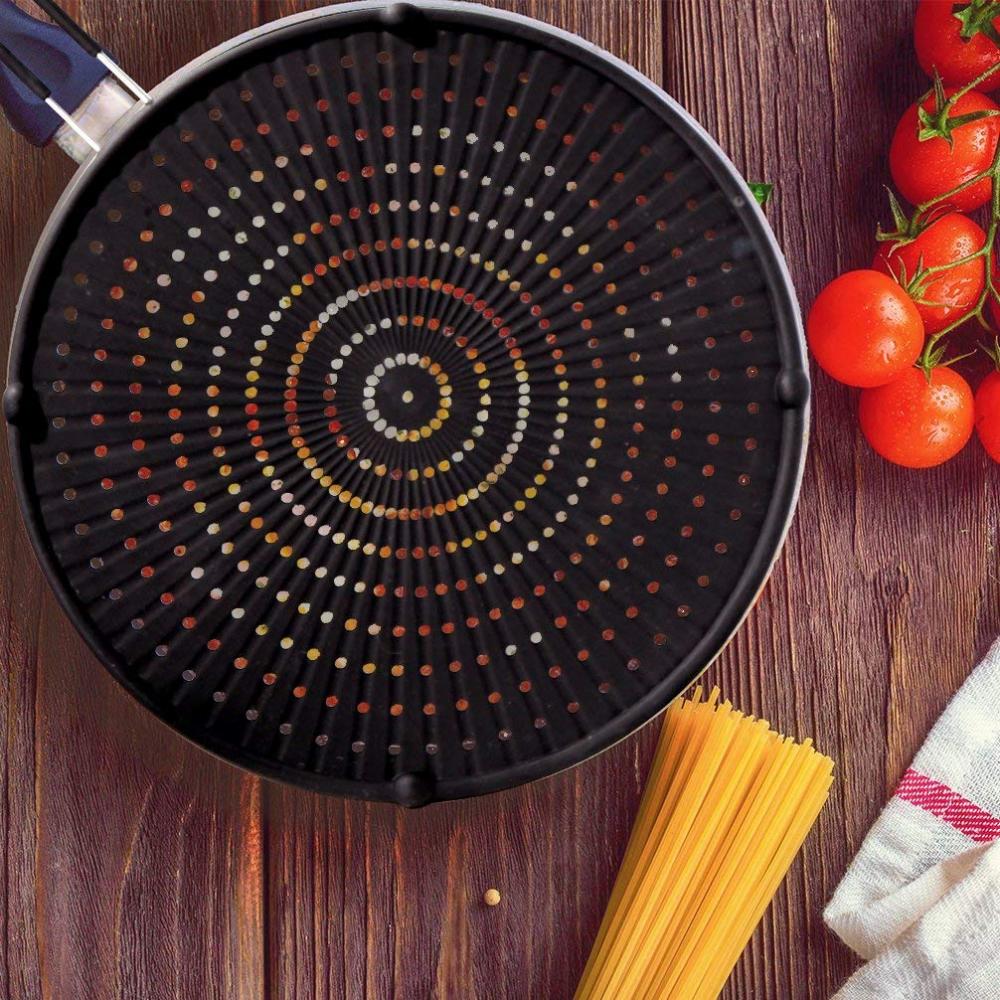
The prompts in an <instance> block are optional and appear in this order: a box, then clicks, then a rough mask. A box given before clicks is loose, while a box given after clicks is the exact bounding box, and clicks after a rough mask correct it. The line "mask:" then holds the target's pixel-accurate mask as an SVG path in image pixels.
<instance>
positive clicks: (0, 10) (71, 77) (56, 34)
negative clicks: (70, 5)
mask: <svg viewBox="0 0 1000 1000" xmlns="http://www.w3.org/2000/svg"><path fill="white" fill-rule="evenodd" d="M0 41H2V42H3V44H4V45H6V46H7V48H8V49H10V50H11V52H13V53H14V54H15V55H16V56H17V57H18V58H19V59H20V60H21V62H23V63H24V64H25V66H27V67H28V69H30V70H31V71H32V72H33V73H34V74H35V76H37V77H38V78H39V79H40V80H42V81H43V82H44V83H45V85H46V86H47V87H48V88H49V89H50V90H51V92H52V97H53V99H54V100H56V101H57V102H58V103H59V104H61V105H62V106H63V107H64V108H65V109H66V110H67V111H68V112H69V113H70V114H72V113H73V112H74V111H75V110H76V109H77V108H78V107H79V106H80V105H81V104H82V103H83V100H84V98H85V97H86V96H87V95H88V94H89V93H90V92H91V91H92V90H93V89H94V88H95V87H96V86H97V85H98V84H99V83H100V82H101V80H103V79H104V77H106V76H107V75H108V69H107V67H106V66H104V65H103V64H102V63H100V62H99V61H98V60H97V59H95V58H94V57H93V56H92V55H90V54H89V53H87V52H85V51H84V50H83V49H82V48H80V46H79V45H78V44H77V43H76V42H75V41H74V40H73V39H72V38H70V36H69V35H68V34H66V32H64V31H63V30H62V28H59V27H57V26H56V25H54V24H46V23H45V22H44V21H38V20H36V19H35V18H33V17H31V16H30V15H29V14H26V13H25V12H24V11H23V10H21V9H20V8H19V7H17V6H15V4H14V3H13V2H12V0H0ZM0 107H3V110H4V112H5V114H6V115H7V118H8V120H9V121H10V123H11V125H12V126H13V127H14V129H15V131H17V132H20V133H21V135H23V136H24V137H25V138H26V139H27V140H28V141H29V142H32V143H34V144H35V145H36V146H44V145H46V144H47V143H48V142H49V141H50V140H51V139H52V136H53V135H55V133H56V132H57V131H58V129H59V126H60V125H62V120H61V119H60V118H59V116H58V115H57V114H56V113H55V112H54V111H52V109H51V108H49V107H47V106H46V105H45V102H44V101H42V99H41V98H39V97H37V96H36V95H35V94H33V93H32V92H31V90H29V89H28V87H27V86H25V84H24V83H22V82H21V81H20V80H19V79H17V77H16V76H15V75H14V74H13V73H12V72H11V71H10V70H9V69H8V68H7V67H6V66H3V65H0Z"/></svg>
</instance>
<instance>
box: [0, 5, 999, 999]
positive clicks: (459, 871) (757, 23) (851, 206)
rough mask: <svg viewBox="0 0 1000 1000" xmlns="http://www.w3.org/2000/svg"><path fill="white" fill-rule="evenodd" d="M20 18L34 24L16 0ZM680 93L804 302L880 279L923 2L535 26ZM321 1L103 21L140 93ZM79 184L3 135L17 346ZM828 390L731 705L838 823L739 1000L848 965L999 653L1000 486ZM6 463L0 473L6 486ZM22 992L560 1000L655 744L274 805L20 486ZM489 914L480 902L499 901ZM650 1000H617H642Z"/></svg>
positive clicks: (812, 984)
mask: <svg viewBox="0 0 1000 1000" xmlns="http://www.w3.org/2000/svg"><path fill="white" fill-rule="evenodd" d="M22 2H25V0H22ZM503 5H504V6H510V7H513V8H516V9H518V10H520V11H522V12H525V13H529V14H533V15H535V16H537V17H540V18H543V19H545V20H547V21H550V22H552V23H554V24H558V25H561V26H562V27H565V28H569V29H570V30H573V31H576V32H578V33H580V34H581V35H583V36H584V37H586V38H588V39H591V40H592V41H594V42H596V43H598V44H600V45H602V46H605V47H606V48H608V49H610V50H611V51H612V52H614V53H616V54H617V55H619V56H621V57H623V58H624V59H627V60H628V61H629V62H631V63H633V64H634V65H636V66H638V67H639V69H641V70H642V71H644V72H645V73H647V74H648V75H649V76H650V77H652V78H653V79H654V80H657V81H660V82H662V83H663V84H664V86H665V87H666V89H667V90H668V91H670V92H671V93H672V94H673V95H674V96H675V97H677V98H678V99H679V100H680V101H681V102H682V103H683V104H684V105H685V106H686V107H687V108H688V109H689V110H690V111H691V112H692V113H693V114H694V115H695V116H696V117H697V118H698V119H699V120H700V121H701V122H702V123H703V124H704V125H705V126H706V127H707V128H708V130H709V131H710V132H712V133H713V134H714V135H715V136H716V137H717V138H718V140H719V142H720V143H721V145H722V147H723V148H724V149H725V150H726V151H727V152H728V154H729V155H730V157H731V158H732V159H733V161H734V162H735V163H736V165H737V167H738V168H739V169H740V170H742V171H743V172H744V174H745V175H746V176H748V177H750V178H752V179H759V180H769V181H773V182H775V184H776V187H777V197H776V200H775V202H774V204H773V207H771V208H770V209H769V210H768V215H769V217H770V220H771V223H772V225H773V227H774V229H775V231H776V233H777V236H778V240H779V242H780V243H781V245H782V246H783V248H784V250H785V253H786V255H787V257H788V262H789V265H790V267H791V271H792V275H793V276H794V279H795V283H796V287H797V289H798V293H799V296H800V298H801V301H802V302H803V304H808V303H809V302H811V300H812V298H813V297H814V295H815V294H816V292H817V291H818V289H819V288H820V287H821V285H822V284H823V283H824V282H825V281H827V280H829V279H830V278H831V277H832V276H833V275H834V274H835V273H837V272H838V271H840V270H845V269H848V268H850V267H857V266H864V265H865V264H866V263H867V261H868V260H869V258H870V254H871V249H872V231H873V228H874V223H875V220H876V218H877V217H878V216H879V213H880V212H882V209H883V195H882V192H881V190H880V187H879V184H880V182H881V181H883V180H886V179H887V170H886V166H885V153H886V146H887V143H888V138H889V136H890V134H891V128H892V127H893V125H894V123H895V120H896V118H897V117H898V115H899V114H900V112H901V111H902V109H903V108H904V107H905V105H906V104H907V103H908V102H909V101H910V100H911V99H913V97H914V96H915V95H916V94H918V93H919V92H920V90H921V89H922V88H923V87H924V86H925V85H926V84H925V81H924V80H923V79H922V78H921V76H920V74H919V71H918V70H917V68H916V64H915V60H914V57H913V53H912V49H911V41H910V23H911V19H912V14H913V5H912V4H911V3H909V2H903V0H900V2H888V0H884V2H882V3H879V4H877V5H873V4H870V3H865V2H860V0H857V2H853V0H827V2H825V3H824V2H822V0H770V2H766V0H761V2H758V3H750V2H743V0H740V2H736V0H729V2H722V3H720V2H716V0H672V2H667V3H659V2H656V0H633V2H628V0H618V2H609V0H525V2H521V3H504V4H503ZM304 6H305V5H303V4H295V3H272V2H254V0H228V2H209V0H202V2H191V0H134V2H125V0H84V2H82V3H70V4H68V8H69V9H70V10H71V12H72V13H74V14H76V15H78V16H79V18H80V19H81V20H82V21H83V23H84V24H85V25H86V26H87V27H88V28H89V29H90V30H91V32H92V33H93V34H95V35H96V36H97V37H98V38H100V39H102V40H103V41H105V42H106V44H107V45H108V47H109V48H110V49H111V50H112V51H114V52H116V53H117V54H118V55H119V57H120V58H121V60H122V62H123V64H124V65H125V66H126V67H127V68H129V69H130V70H131V71H132V72H133V73H134V74H135V75H136V76H137V77H138V78H139V79H140V81H142V82H143V83H145V84H150V85H151V84H153V83H154V82H156V81H157V80H159V79H161V78H162V77H163V76H165V75H166V74H167V73H168V72H169V71H171V70H173V69H175V68H176V67H178V66H180V65H181V64H182V63H184V62H186V61H187V60H189V59H191V58H193V57H195V56H196V55H198V54H199V53H201V52H203V51H204V50H205V49H207V48H209V47H210V46H213V45H216V44H217V43H219V42H222V41H224V40H225V39H227V38H229V37H231V36H232V35H235V34H237V33H238V32H241V31H243V30H245V29H247V28H250V27H252V26H253V25H255V24H259V23H261V22H262V21H267V20H270V19H272V18H274V17H277V16H280V15H282V14H287V13H290V12H291V11H293V10H297V9H302V8H303V7H304ZM71 172H72V165H71V164H70V163H69V162H68V161H67V160H66V159H65V158H64V157H63V156H62V155H61V154H60V153H59V152H58V151H57V150H55V149H48V150H44V151H41V150H37V149H34V148H32V147H29V146H27V145H26V144H25V143H23V142H22V141H21V140H20V139H19V138H18V137H16V136H14V135H12V134H8V133H7V132H6V131H3V134H2V135H0V179H2V183H0V206H2V211H0V252H2V258H0V260H2V267H0V330H2V331H4V332H3V336H4V337H6V336H7V333H6V331H7V330H8V329H9V326H10V319H11V316H12V313H13V308H14V302H15V297H16V294H17V290H18V286H19V284H20V280H21V277H22V275H23V273H24V271H25V268H26V266H27V263H28V258H29V255H30V254H31V251H32V247H33V245H34V242H35V240H36V238H37V236H38V234H39V232H40V231H41V229H42V226H43V224H44V222H45V219H46V216H47V214H48V212H49V211H50V210H51V208H52V206H53V205H54V203H55V201H56V199H57V197H58V195H59V193H60V191H61V190H62V188H63V186H64V185H65V183H66V181H67V179H68V178H69V176H70V174H71ZM855 404H856V400H855V399H854V398H853V395H852V393H851V392H850V391H848V390H846V389H844V388H842V387H838V386H835V385H833V384H832V383H831V382H829V381H828V380H827V379H825V378H823V377H819V378H818V379H817V380H816V389H815V408H814V415H813V431H812V446H811V452H810V456H809V462H808V467H807V470H806V476H805V483H804V487H803V491H802V500H801V504H800V506H799V511H798V515H797V517H796V520H795V523H794V525H793V527H792V530H791V534H790V537H789V540H788V544H787V546H786V548H785V550H784V553H783V554H782V556H781V558H780V560H779V562H778V565H777V569H776V572H775V574H774V576H773V578H772V580H771V582H770V584H769V586H768V588H767V590H766V591H765V594H764V597H763V599H762V600H761V601H760V602H759V604H758V606H757V608H756V609H755V610H754V612H753V613H752V614H751V616H750V618H749V620H748V621H747V623H746V624H745V625H744V627H743V629H742V630H741V631H740V633H739V635H738V636H737V638H736V639H735V640H734V641H733V643H732V644H731V645H730V646H729V648H728V649H727V651H726V652H725V653H724V654H723V655H722V657H721V658H720V659H719V661H718V663H717V664H716V665H715V666H714V667H713V668H712V669H711V672H710V674H709V680H710V681H712V682H718V683H719V684H720V685H721V686H722V688H723V691H724V692H725V693H726V694H727V695H728V696H730V697H731V698H732V699H733V701H734V702H736V704H737V705H739V706H740V707H742V708H744V709H746V710H749V711H753V712H758V713H761V714H763V715H765V716H766V717H767V718H769V719H771V720H772V721H773V722H774V724H775V725H776V726H777V727H778V728H780V729H781V730H783V731H784V732H787V733H792V734H796V735H798V736H800V737H804V736H809V735H811V736H813V737H815V739H816V742H817V743H818V745H819V746H820V747H821V748H822V749H823V750H824V751H826V752H828V753H829V754H831V755H832V756H833V757H834V758H835V759H836V761H837V765H838V769H837V775H838V777H837V783H836V786H835V789H834V791H833V795H832V797H831V800H830V802H829V804H828V806H827V807H826V809H825V811H824V813H823V815H822V817H821V819H820V821H819V823H818V826H817V828H816V830H815V831H814V832H813V834H812V835H811V836H810V838H809V840H808V842H807V844H806V847H805V849H804V851H803V853H802V855H801V857H800V859H799V860H798V861H797V862H796V863H795V865H794V866H793V868H792V870H791V873H790V875H789V877H788V879H787V880H786V882H785V884H784V886H783V888H782V889H781V891H780V892H779V894H778V896H777V898H776V900H775V902H774V905H773V906H772V907H771V908H770V909H769V911H768V912H767V914H766V916H765V918H764V920H763V923H762V925H761V927H760V928H759V930H758V931H757V933H756V935H755V936H754V938H753V941H752V943H751V945H750V947H749V948H748V949H747V951H746V953H745V954H744V956H743V958H742V959H741V961H740V963H739V966H738V968H737V970H736V972H735V973H734V975H733V977H732V979H731V981H730V984H729V986H728V987H727V991H726V993H725V996H727V997H731V998H736V997H740V998H747V997H766V998H779V1000H796V998H805V997H810V998H814V997H818V998H825V997H828V996H829V995H830V994H831V993H832V992H833V991H834V990H835V989H836V987H837V986H838V985H839V984H840V983H841V982H842V981H843V980H844V978H845V977H846V976H847V975H848V974H849V973H850V971H851V970H852V969H853V968H854V967H855V964H856V963H855V959H854V958H853V957H852V956H851V954H850V953H849V952H848V950H847V949H846V948H845V947H844V946H842V945H841V944H840V943H839V942H838V941H837V940H835V939H834V937H833V936H832V935H831V934H830V933H829V932H828V931H827V930H826V929H825V928H824V926H823V923H822V919H821V911H822V907H823V905H824V902H825V901H826V900H827V899H828V897H829V896H830V893H831V891H832V890H833V887H834V886H835V885H836V883H837V881H838V879H839V878H840V876H841V874H842V873H843V871H844V868H845V866H846V864H847V862H848V860H849V859H850V857H851V856H852V854H853V853H854V851H855V850H856V849H857V847H858V845H859V843H860V842H861V838H862V837H863V835H864V833H865V831H866V829H867V828H868V826H869V825H870V823H871V821H872V820H873V819H874V817H875V816H876V814H877V813H878V810H879V808H880V806H881V804H882V803H883V801H884V800H885V798H886V796H887V794H888V793H889V792H890V791H891V789H892V787H893V785H894V783H895V782H896V780H897V779H898V778H899V776H900V774H901V773H902V771H903V770H904V769H905V767H906V765H907V762H908V761H909V759H910V757H911V755H912V754H913V752H914V750H915V749H916V748H917V747H918V746H919V744H920V742H921V740H922V738H923V736H924V734H925V733H926V731H927V729H928V727H929V726H930V724H931V723H932V721H933V720H934V718H935V717H936V716H937V714H938V713H939V712H940V710H941V709H942V707H943V706H944V705H945V703H946V702H947V700H948V698H949V697H950V695H951V694H952V692H953V691H954V690H955V689H956V688H957V686H958V685H959V683H960V682H961V680H962V679H963V677H964V676H965V675H966V673H967V672H968V670H969V669H970V667H971V666H972V665H973V663H974V662H975V661H976V659H977V657H978V656H980V655H981V654H982V653H983V652H984V650H985V649H986V647H987V645H988V643H989V641H990V640H991V639H992V638H993V637H994V636H995V635H996V634H997V633H998V632H1000V558H998V553H997V546H998V537H997V536H998V529H1000V475H998V472H997V467H996V466H990V465H989V463H988V462H987V460H986V458H985V456H984V454H983V452H982V451H981V450H980V449H978V448H977V447H970V448H968V449H967V450H966V452H965V453H964V454H963V455H962V456H961V457H960V458H959V459H958V460H957V461H955V462H952V463H950V464H949V465H947V466H945V467H944V468H941V469H938V470H933V471H930V472H924V473H911V472H906V471H903V470H899V469H895V468H891V467H890V466H888V465H886V464H884V463H883V462H881V461H879V460H877V459H876V458H875V457H874V456H873V455H872V454H871V453H870V452H869V451H868V450H867V448H866V446H865V444H864V442H863V440H862V438H861V436H860V434H859V433H858V430H857V425H856V420H855V416H854V408H855ZM6 468H7V466H6V463H4V469H5V470H6ZM0 514H2V518H3V521H2V523H3V528H4V530H3V533H2V539H0V747H2V750H0V902H2V906H0V996H2V997H4V998H10V1000H27V998H35V997H48V998H53V1000H87V998H97V1000H106V998H122V1000H160V998H168V997H170V998H183V1000H188V998H191V1000H208V998H225V1000H262V998H294V1000H310V998H315V1000H332V998H340V997H346V998H369V1000H382V998H397V1000H422V998H425V997H435V998H445V997H447V998H462V1000H465V998H469V1000H494V998H495V1000H503V998H518V1000H523V998H540V1000H563V998H569V997H570V996H571V995H572V991H573V987H574V984H575V982H576V979H577V977H578V975H579V972H580V970H581V968H582V965H583V962H584V959H585V957H586V954H587V952H588V949H589V947H590V943H591V940H592V938H593V935H594V933H595V931H596V928H597V925H598V922H599V920H600V916H601V912H602V910H603V907H604V903H605V900H606V897H607V895H608V892H609V891H610V886H611V882H612V879H613V877H614V873H615V869H616V867H617V863H618V860H619V857H620V855H621V852H622V850H623V847H624V843H625V839H626V837H627V833H628V828H629V824H630V821H631V819H632V816H633V813H634V810H635V807H636V804H637V800H638V796H639V791H640V787H641V781H642V775H643V771H644V766H645V764H646V762H647V761H648V758H649V753H650V750H651V748H652V744H653V739H654V736H655V732H654V729H655V726H654V727H647V728H646V730H644V731H643V732H641V733H640V734H638V735H637V736H635V737H633V738H631V739H629V740H627V741H625V742H624V743H622V744H620V745H619V746H617V747H616V748H614V749H613V750H611V751H610V752H608V753H606V754H604V755H603V756H601V757H599V758H598V759H595V760H591V761H590V762H588V763H586V764H584V765H583V766H581V767H578V768H576V769H575V770H573V771H570V772H569V773H565V774H562V775H559V776H557V777H554V778H551V779H548V780H545V781H542V782H538V783H536V784H534V785H531V786H529V787H526V788H522V789H519V790H515V791H511V792H506V793H503V794H499V795H494V796H490V797H487V798H483V799H479V800H475V801H470V802H463V803H455V804H447V805H440V806H433V807H430V808H428V809H426V810H423V811H417V812H403V811H400V810H398V809H396V808H395V807H392V806H380V805H372V806H366V805H360V804H356V803H345V802H342V801H338V800H335V799H325V798H320V797H317V796H315V795H312V794H309V793H306V792H302V791H297V790H293V789H289V788H284V787H281V786H279V785H276V784H271V783H269V782H264V781H261V780H258V779H257V778H254V777H250V776H248V775H247V774H244V773H242V772H240V771H238V770H236V769H235V768H233V767H230V766H228V765H226V764H224V763H220V762H218V761H216V760H214V759H212V758H210V757H209V756H208V755H207V754H205V753H203V752H201V751H199V750H197V749H195V748H194V747H192V746H190V745H188V744H187V743H185V742H184V741H182V740H181V739H180V738H179V737H178V736H176V735H174V734H173V733H172V732H170V731H169V730H168V729H166V728H165V727H164V726H163V725H162V724H160V723H159V722H158V721H156V720H155V719H154V718H152V717H151V716H150V715H149V714H147V713H146V712H145V711H144V710H143V709H141V708H140V707H139V706H138V705H136V704H134V703H133V702H132V701H131V700H130V699H129V697H128V696H127V695H125V693H124V692H123V691H122V690H121V689H119V688H118V686H117V685H116V684H115V683H114V682H113V681H112V680H111V678H110V677H109V676H108V675H107V674H106V673H105V672H104V671H103V669H102V668H101V667H100V666H99V665H98V664H97V662H96V661H95V659H94V657H93V656H92V655H91V654H90V652H89V651H88V650H87V648H86V647H85V645H84V643H83V641H82V640H81V639H79V638H78V637H77V635H76V634H75V632H74V630H73V628H72V627H71V626H70V624H69V623H68V621H67V620H66V618H65V616H64V615H63V614H62V613H61V611H60V610H59V608H58V607H57V605H56V602H55V600H54V598H53V596H52V594H51V593H50V592H49V589H48V587H47V586H46V584H45V583H44V582H43V580H42V577H41V574H40V572H39V570H38V569H37V567H36V564H35V561H34V558H33V555H32V553H31V551H30V548H29V545H28V542H27V538H26V535H25V532H24V530H23V528H22V527H21V524H20V519H19V515H18V513H17V508H16V501H15V497H14V494H13V489H12V484H11V481H10V476H9V474H8V473H7V472H6V471H5V472H4V473H3V475H2V476H0ZM490 886H496V887H499V888H500V889H501V891H502V893H503V901H502V903H501V904H500V905H499V906H497V907H495V908H488V907H486V906H484V905H483V903H482V901H481V900H482V894H483V891H484V890H485V889H486V888H487V887H490ZM623 1000H627V998H623Z"/></svg>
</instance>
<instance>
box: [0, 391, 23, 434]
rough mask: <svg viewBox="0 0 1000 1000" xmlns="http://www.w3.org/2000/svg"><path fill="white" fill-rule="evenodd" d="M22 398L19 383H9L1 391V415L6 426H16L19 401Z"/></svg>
mask: <svg viewBox="0 0 1000 1000" xmlns="http://www.w3.org/2000/svg"><path fill="white" fill-rule="evenodd" d="M23 398H24V394H23V392H22V388H21V383H20V382H11V384H10V385H9V386H7V388H6V389H4V391H3V415H4V417H5V418H6V419H7V423H8V424H17V423H18V421H19V420H20V417H21V400H22V399H23Z"/></svg>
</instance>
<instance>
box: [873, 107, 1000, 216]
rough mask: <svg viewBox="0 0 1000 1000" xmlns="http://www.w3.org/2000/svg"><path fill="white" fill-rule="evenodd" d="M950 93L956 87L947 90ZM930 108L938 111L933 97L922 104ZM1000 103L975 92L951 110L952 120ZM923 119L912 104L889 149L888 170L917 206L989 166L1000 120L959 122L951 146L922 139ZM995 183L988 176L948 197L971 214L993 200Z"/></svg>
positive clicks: (898, 126)
mask: <svg viewBox="0 0 1000 1000" xmlns="http://www.w3.org/2000/svg"><path fill="white" fill-rule="evenodd" d="M945 93H946V94H947V95H948V96H949V97H950V96H951V95H952V94H953V93H954V90H946V91H945ZM922 107H923V108H924V109H925V110H927V111H933V110H934V95H933V94H931V95H930V96H929V97H927V98H926V99H925V100H924V101H923V104H922ZM997 110H1000V108H998V106H997V105H996V104H995V103H994V102H993V101H991V100H990V99H989V98H988V97H986V96H985V95H983V94H980V93H979V92H978V91H975V90H972V91H970V92H969V93H968V94H965V95H963V96H962V97H960V98H959V99H958V100H957V101H956V102H955V105H954V107H952V108H951V110H950V111H949V113H948V118H949V119H951V118H957V117H959V116H960V115H967V114H971V113H973V112H976V111H997ZM919 130H920V122H919V119H918V118H917V105H916V104H911V105H910V107H908V108H907V109H906V111H905V112H904V113H903V117H902V118H900V120H899V124H898V125H897V126H896V133H895V135H893V137H892V145H891V146H890V147H889V170H890V171H891V173H892V179H893V181H894V182H895V184H896V187H897V188H899V190H900V192H901V193H902V195H903V197H904V198H906V199H907V200H908V201H910V202H911V203H912V204H914V205H920V204H923V203H924V202H925V201H930V199H931V198H936V197H938V196H939V195H943V194H946V193H947V192H948V191H951V190H952V188H956V187H958V186H959V184H964V183H965V182H966V181H968V180H971V179H972V178H973V177H975V176H976V174H978V173H981V172H982V171H983V170H986V169H988V168H989V166H990V165H991V164H992V163H993V156H994V154H995V153H996V148H997V139H998V138H1000V118H979V119H977V120H976V121H974V122H969V123H968V124H966V125H959V126H958V128H956V129H954V131H952V133H951V138H952V144H951V145H950V146H949V145H948V142H947V140H946V139H942V138H941V137H940V136H934V137H933V138H931V139H926V140H924V141H923V142H921V141H920V139H919V138H918V133H919ZM991 191H992V184H991V182H990V179H989V178H988V177H984V178H983V179H982V180H981V181H980V182H979V183H978V184H973V185H971V186H970V187H968V188H966V189H965V190H964V191H960V192H959V193H958V194H956V195H955V196H954V197H952V198H949V199H948V204H949V205H951V206H952V207H953V208H957V209H958V210H959V211H961V212H971V211H972V210H973V209H975V208H979V206H980V205H985V204H986V202H988V201H989V200H990V193H991Z"/></svg>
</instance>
